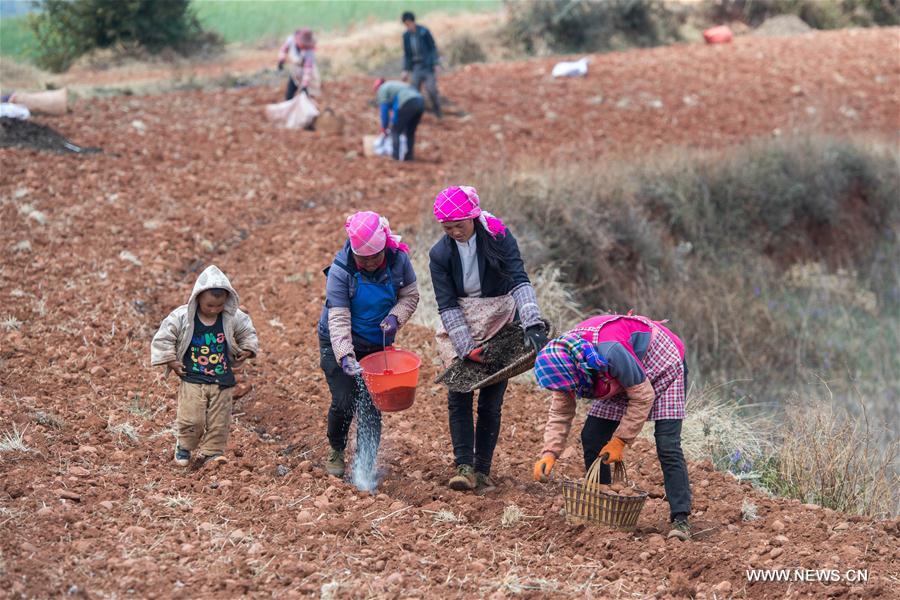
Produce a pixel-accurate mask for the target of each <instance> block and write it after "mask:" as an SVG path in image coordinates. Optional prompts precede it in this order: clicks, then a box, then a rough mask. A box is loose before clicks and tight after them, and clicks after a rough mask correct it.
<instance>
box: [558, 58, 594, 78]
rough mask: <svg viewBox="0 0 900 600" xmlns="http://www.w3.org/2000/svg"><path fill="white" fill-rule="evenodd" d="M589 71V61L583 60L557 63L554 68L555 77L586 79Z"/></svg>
mask: <svg viewBox="0 0 900 600" xmlns="http://www.w3.org/2000/svg"><path fill="white" fill-rule="evenodd" d="M587 71H588V59H587V58H582V59H581V60H576V61H573V62H561V63H556V65H554V67H553V76H554V77H584V76H585V75H587Z"/></svg>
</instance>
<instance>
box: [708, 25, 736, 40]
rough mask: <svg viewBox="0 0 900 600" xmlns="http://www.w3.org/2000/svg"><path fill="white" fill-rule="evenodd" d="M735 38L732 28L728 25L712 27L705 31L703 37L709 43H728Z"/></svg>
mask: <svg viewBox="0 0 900 600" xmlns="http://www.w3.org/2000/svg"><path fill="white" fill-rule="evenodd" d="M733 38H734V33H732V31H731V28H730V27H728V26H727V25H719V26H718V27H710V28H709V29H707V30H706V31H704V32H703V39H705V40H706V43H707V44H727V43H729V42H730V41H731V40H732V39H733Z"/></svg>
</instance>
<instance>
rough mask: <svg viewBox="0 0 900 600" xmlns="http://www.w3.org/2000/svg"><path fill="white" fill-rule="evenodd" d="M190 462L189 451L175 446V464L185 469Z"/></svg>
mask: <svg viewBox="0 0 900 600" xmlns="http://www.w3.org/2000/svg"><path fill="white" fill-rule="evenodd" d="M190 462H191V451H190V450H185V449H184V448H182V447H181V446H179V445H178V444H175V464H176V465H178V466H179V467H186V466H188V464H189V463H190Z"/></svg>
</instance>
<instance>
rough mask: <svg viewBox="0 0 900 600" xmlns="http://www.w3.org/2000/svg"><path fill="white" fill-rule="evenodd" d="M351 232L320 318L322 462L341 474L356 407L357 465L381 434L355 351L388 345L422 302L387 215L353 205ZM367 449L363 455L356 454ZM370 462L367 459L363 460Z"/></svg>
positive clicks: (370, 456)
mask: <svg viewBox="0 0 900 600" xmlns="http://www.w3.org/2000/svg"><path fill="white" fill-rule="evenodd" d="M344 228H345V229H346V230H347V236H348V238H349V239H348V240H347V242H345V243H344V247H343V248H341V250H340V251H339V252H338V253H337V255H336V256H335V257H334V262H332V263H331V266H330V267H329V268H328V269H327V270H326V274H327V276H328V281H327V283H326V287H325V307H324V308H323V309H322V316H321V317H320V318H319V325H318V333H319V354H320V359H321V362H320V366H321V367H322V371H324V373H325V380H326V381H327V382H328V388H329V389H330V390H331V408H330V409H329V411H328V442H329V443H330V445H331V453H330V454H329V456H328V460H327V462H326V463H325V469H326V470H327V471H328V473H329V474H331V475H334V476H336V477H343V475H344V449H345V448H346V446H347V433H348V431H349V430H350V423H351V421H352V420H353V414H354V412H355V411H356V412H357V460H356V464H355V465H354V472H355V473H356V472H357V471H358V469H357V465H361V466H362V468H363V470H364V471H366V472H371V471H372V470H373V468H374V461H375V454H376V452H377V448H378V445H379V443H380V440H381V413H380V412H379V411H378V410H377V409H376V408H375V407H374V406H373V405H372V400H371V398H369V395H368V393H367V392H366V390H365V385H364V384H363V383H362V378H361V377H360V376H361V375H362V367H360V365H359V362H358V361H359V359H361V358H363V357H364V356H367V355H369V354H372V353H373V352H379V351H381V350H382V349H383V345H382V344H385V345H391V344H393V343H394V338H395V336H396V335H397V330H398V329H400V327H402V326H403V325H404V324H405V323H406V321H407V320H408V319H409V317H410V316H412V314H413V312H415V310H416V305H417V304H418V303H419V290H418V286H417V285H416V274H415V272H414V271H413V267H412V263H410V260H409V254H408V253H409V247H408V246H407V245H406V244H401V243H400V236H397V235H393V234H392V233H391V230H390V227H389V226H388V220H387V219H385V218H384V217H382V216H379V215H378V214H376V213H374V212H358V213H356V214H354V215H351V216H350V217H348V218H347V222H346V224H345V225H344ZM363 450H365V452H366V455H365V456H361V455H360V454H361V452H362V451H363ZM363 462H365V463H370V464H362V463H363Z"/></svg>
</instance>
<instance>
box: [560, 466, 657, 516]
mask: <svg viewBox="0 0 900 600" xmlns="http://www.w3.org/2000/svg"><path fill="white" fill-rule="evenodd" d="M600 464H601V459H600V458H597V460H595V461H594V464H592V465H591V468H590V469H588V472H587V475H586V476H585V478H584V481H583V482H581V481H571V480H564V481H563V498H564V499H565V501H566V519H568V520H569V521H573V522H576V523H599V524H601V525H609V526H611V527H615V528H617V529H623V530H625V531H630V530H632V529H634V528H635V526H636V525H637V520H638V517H639V516H640V514H641V509H643V508H644V502H646V501H647V492H644V491H641V490H635V492H637V495H635V496H618V495H612V494H610V493H604V492H601V491H600ZM612 482H613V483H627V482H628V474H627V473H626V471H625V465H624V464H623V463H621V462H616V463H613V467H612Z"/></svg>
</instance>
